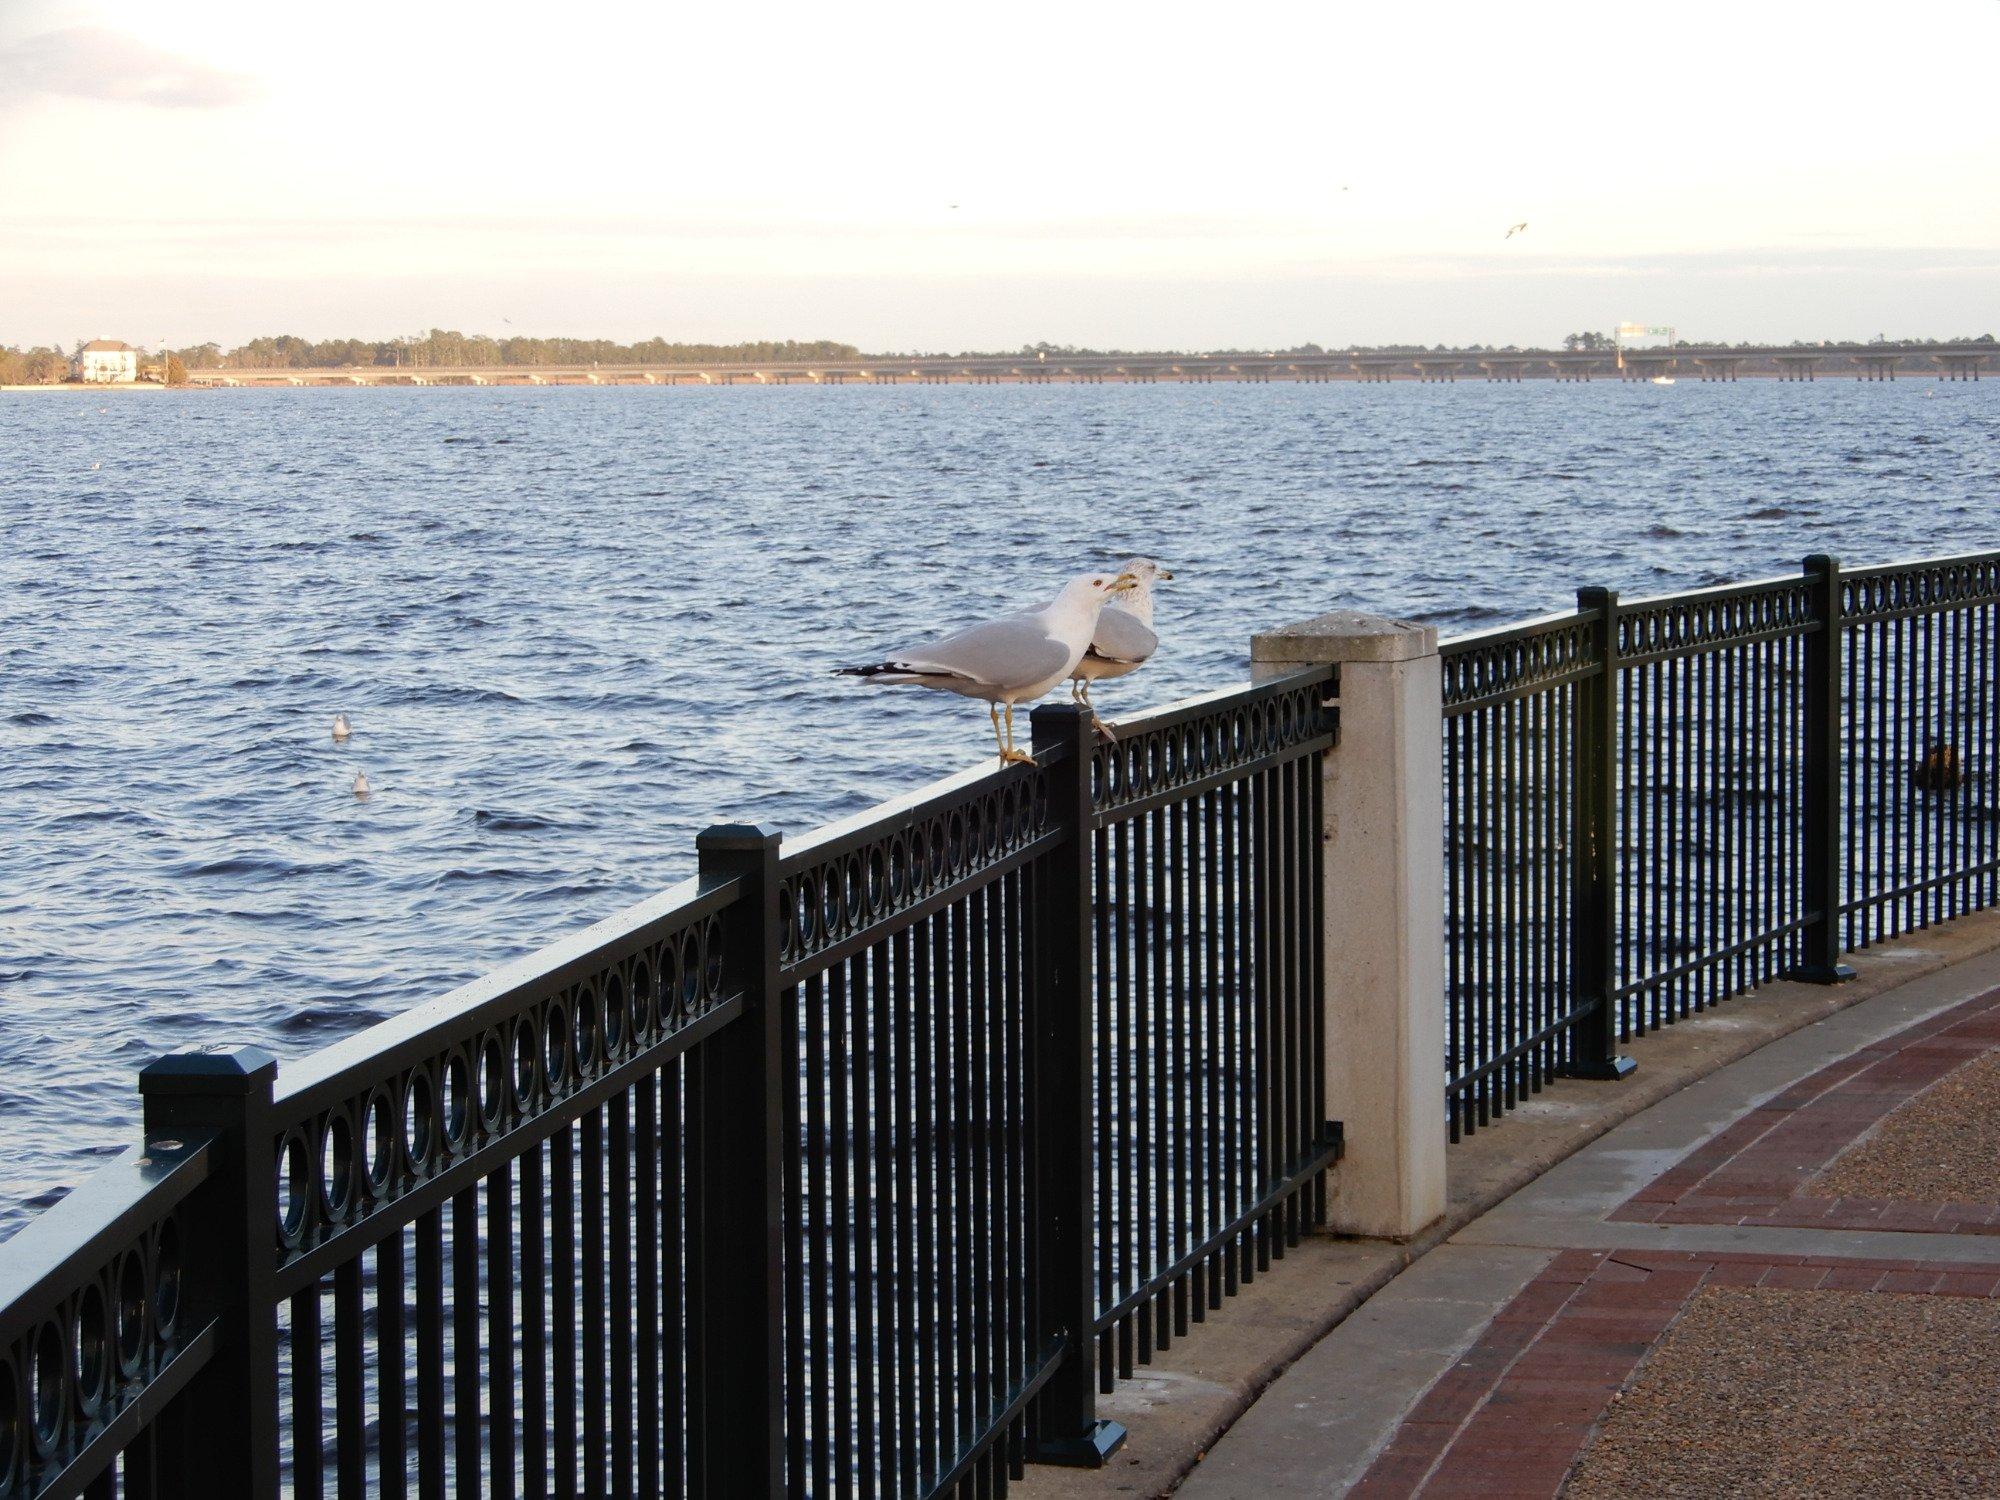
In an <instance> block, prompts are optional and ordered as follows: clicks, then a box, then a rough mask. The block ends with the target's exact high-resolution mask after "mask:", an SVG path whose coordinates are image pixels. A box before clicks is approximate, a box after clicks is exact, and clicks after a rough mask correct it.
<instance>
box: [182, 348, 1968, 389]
mask: <svg viewBox="0 0 2000 1500" xmlns="http://www.w3.org/2000/svg"><path fill="white" fill-rule="evenodd" d="M1996 359H2000V346H1996V345H1994V344H1990V343H1968V344H1821V345H1811V346H1805V347H1800V346H1796V345H1771V346H1765V347H1754V348H1746V347H1737V348H1722V347H1716V348H1705V347H1701V346H1684V347H1681V348H1677V349H1665V348H1659V349H1626V350H1623V351H1619V350H1585V351H1576V352H1568V351H1562V350H1555V351H1551V350H1511V349H1510V350H1480V349H1463V350H1434V351H1423V350H1409V351H1404V352H1378V353H1333V352H1329V353H1322V354H1292V353H1284V354H1279V353H1272V354H1036V355H1028V354H1019V355H991V356H988V355H978V356H969V355H956V356H945V355H937V356H924V357H910V358H901V357H892V356H879V357H864V358H858V359H851V360H832V361H818V362H813V363H804V364H769V363H767V364H724V363H715V364H676V365H647V364H627V365H609V364H607V365H542V366H521V365H507V366H498V365H439V366H401V367H389V366H352V367H347V368H341V369H272V370H253V369H230V368H224V369H217V370H206V371H198V372H196V373H195V375H194V383H196V384H198V385H210V386H216V385H227V386H238V385H241V386H377V385H391V386H422V385H457V386H480V385H708V386H714V385H1058V384H1060V385H1100V384H1105V383H1124V384H1138V385H1146V384H1158V383H1178V384H1208V383H1214V382H1231V381H1234V382H1249V383H1252V384H1265V383H1270V382H1293V383H1314V382H1322V381H1335V380H1351V381H1362V382H1375V383H1381V382H1388V381H1397V380H1416V381H1424V382H1431V383H1452V382H1456V381H1459V380H1467V381H1478V380H1485V381H1488V382H1508V383H1513V382H1519V381H1526V380H1554V381H1561V382H1573V383H1578V384H1583V383H1588V382H1592V381H1598V380H1624V381H1648V380H1652V379H1654V378H1656V377H1659V376H1667V377H1672V378H1678V379H1691V380H1700V381H1734V380H1739V379H1760V378H1761V379H1770V380H1786V381H1816V380H1819V379H1822V378H1825V379H1853V380H1869V381H1878V380H1896V379H1898V378H1903V377H1911V378H1918V379H1922V378H1930V379H1936V380H1978V379H1979V378H1980V376H1981V375H1982V374H1985V373H1991V372H1993V371H1994V370H1996V369H2000V365H1996V363H1995V361H1996Z"/></svg>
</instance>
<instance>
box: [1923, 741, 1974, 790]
mask: <svg viewBox="0 0 2000 1500" xmlns="http://www.w3.org/2000/svg"><path fill="white" fill-rule="evenodd" d="M1964 780H1965V773H1964V772H1963V771H1962V770H1960V769H1959V764H1958V752H1957V751H1956V750H1954V749H1952V747H1951V746H1949V745H1943V744H1939V745H1932V746H1931V747H1930V748H1929V749H1928V750H1926V751H1925V752H1924V758H1923V759H1922V760H1920V761H1918V762H1917V768H1916V769H1915V770H1914V771H1912V772H1911V773H1910V781H1911V783H1912V784H1913V785H1914V786H1915V787H1916V789H1917V790H1918V791H1920V792H1948V791H1951V790H1952V789H1953V788H1955V787H1956V786H1958V785H1959V784H1960V783H1961V782H1963V781H1964Z"/></svg>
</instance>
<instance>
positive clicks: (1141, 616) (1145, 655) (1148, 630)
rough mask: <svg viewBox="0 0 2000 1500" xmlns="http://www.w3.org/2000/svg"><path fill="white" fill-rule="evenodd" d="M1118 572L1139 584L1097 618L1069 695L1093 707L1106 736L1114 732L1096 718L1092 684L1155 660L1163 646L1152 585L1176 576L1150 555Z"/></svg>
mask: <svg viewBox="0 0 2000 1500" xmlns="http://www.w3.org/2000/svg"><path fill="white" fill-rule="evenodd" d="M1118 571H1119V572H1120V573H1121V574H1129V575H1130V576H1131V577H1133V578H1136V579H1138V580H1139V581H1138V584H1137V586H1136V587H1134V588H1132V589H1130V590H1129V591H1128V592H1127V594H1126V596H1125V597H1124V598H1121V599H1115V600H1113V601H1111V602H1110V603H1108V604H1106V605H1105V607H1104V613H1103V614H1101V615H1099V616H1098V617H1097V634H1095V635H1093V636H1092V637H1091V638H1090V649H1089V650H1087V651H1085V652H1084V653H1083V660H1082V661H1080V662H1078V663H1077V664H1076V671H1075V672H1074V673H1073V674H1071V676H1070V680H1069V693H1070V697H1071V698H1072V699H1074V700H1075V701H1076V702H1078V703H1081V704H1082V705H1083V706H1084V707H1085V708H1087V709H1089V710H1090V718H1091V722H1092V723H1094V724H1096V725H1097V730H1098V733H1100V734H1102V735H1103V736H1104V737H1105V738H1106V739H1109V738H1111V731H1110V730H1109V729H1106V728H1105V727H1104V723H1103V721H1102V720H1101V719H1099V718H1098V717H1097V705H1096V704H1094V703H1092V702H1091V701H1090V685H1091V684H1092V683H1093V682H1098V681H1101V680H1102V679H1104V678H1106V677H1123V676H1124V675H1125V674H1126V673H1128V672H1136V671H1138V670H1139V668H1141V667H1143V666H1144V665H1145V664H1146V663H1147V662H1148V661H1150V660H1152V657H1153V653H1154V652H1155V651H1157V650H1159V649H1160V638H1159V637H1158V636H1157V635H1155V634H1154V633H1153V585H1154V584H1155V583H1162V582H1165V581H1166V580H1168V579H1170V578H1172V577H1173V576H1174V575H1173V574H1172V573H1170V572H1169V571H1167V569H1165V568H1163V567H1161V566H1160V565H1159V564H1158V563H1156V562H1154V561H1153V560H1152V559H1151V558H1150V557H1135V558H1133V559H1132V560H1131V561H1129V562H1127V563H1126V564H1125V565H1124V566H1123V567H1121V568H1120V569H1119V570H1118Z"/></svg>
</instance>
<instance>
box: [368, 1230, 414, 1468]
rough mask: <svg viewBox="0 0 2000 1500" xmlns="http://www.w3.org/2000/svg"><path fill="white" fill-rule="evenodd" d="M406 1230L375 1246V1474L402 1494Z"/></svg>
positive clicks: (406, 1464)
mask: <svg viewBox="0 0 2000 1500" xmlns="http://www.w3.org/2000/svg"><path fill="white" fill-rule="evenodd" d="M403 1233H404V1231H402V1230H400V1229H399V1230H397V1231H396V1232H395V1233H394V1234H391V1235H390V1236H389V1237H388V1238H387V1239H385V1240H383V1241H381V1243H379V1244H378V1245H376V1247H375V1372H376V1373H375V1382H376V1391H377V1400H378V1402H379V1403H380V1408H381V1421H380V1424H379V1428H378V1432H379V1450H378V1456H377V1466H376V1474H377V1476H378V1479H379V1481H380V1488H381V1492H382V1493H383V1494H384V1495H400V1494H402V1493H403V1492H404V1491H405V1490H407V1489H408V1488H409V1483H410V1476H409V1466H408V1463H407V1461H406V1460H405V1457H404V1451H403V1450H404V1431H403V1424H404V1421H405V1406H406V1404H407V1400H408V1396H407V1386H406V1374H405V1371H406V1368H407V1361H408V1359H409V1347H408V1342H407V1339H406V1336H405V1333H404V1314H405V1307H406V1305H407V1303H406V1299H407V1298H408V1296H409V1292H408V1289H407V1287H406V1286H405V1284H404V1279H403V1278H404V1272H403Z"/></svg>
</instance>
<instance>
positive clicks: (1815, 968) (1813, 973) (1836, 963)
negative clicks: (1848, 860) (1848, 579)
mask: <svg viewBox="0 0 2000 1500" xmlns="http://www.w3.org/2000/svg"><path fill="white" fill-rule="evenodd" d="M1805 575H1806V577H1807V578H1808V579H1810V580H1811V597H1812V613H1813V619H1814V621H1815V623H1816V624H1817V625H1818V626H1819V628H1818V629H1817V630H1813V631H1809V632H1808V633H1807V635H1806V662H1805V673H1806V681H1805V705H1804V714H1805V788H1804V791H1805V807H1804V809H1803V815H1804V818H1805V830H1804V832H1805V837H1804V838H1803V839H1801V840H1800V848H1799V855H1800V860H1801V864H1800V869H1799V879H1800V882H1801V885H1800V891H1799V910H1800V914H1801V915H1802V916H1803V917H1804V918H1805V923H1806V925H1805V928H1804V930H1803V931H1802V932H1801V933H1800V934H1799V937H1800V949H1801V951H1800V954H1799V966H1798V967H1797V968H1796V969H1794V970H1792V971H1791V973H1789V974H1787V975H1786V976H1785V977H1786V978H1787V979H1797V980H1801V981H1803V982H1804V983H1806V984H1838V983H1840V981H1841V980H1843V979H1852V978H1853V977H1854V970H1852V969H1850V968H1849V967H1848V966H1847V965H1846V964H1844V963H1842V962H1841V961H1840V750H1841V745H1840V644H1841V643H1840V634H1841V630H1840V564H1839V562H1838V561H1836V560H1835V559H1834V558H1831V557H1828V556H1827V555H1826V554H1825V553H1824V552H1815V553H1814V554H1813V555H1812V556H1811V557H1808V558H1807V559H1806V560H1805Z"/></svg>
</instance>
